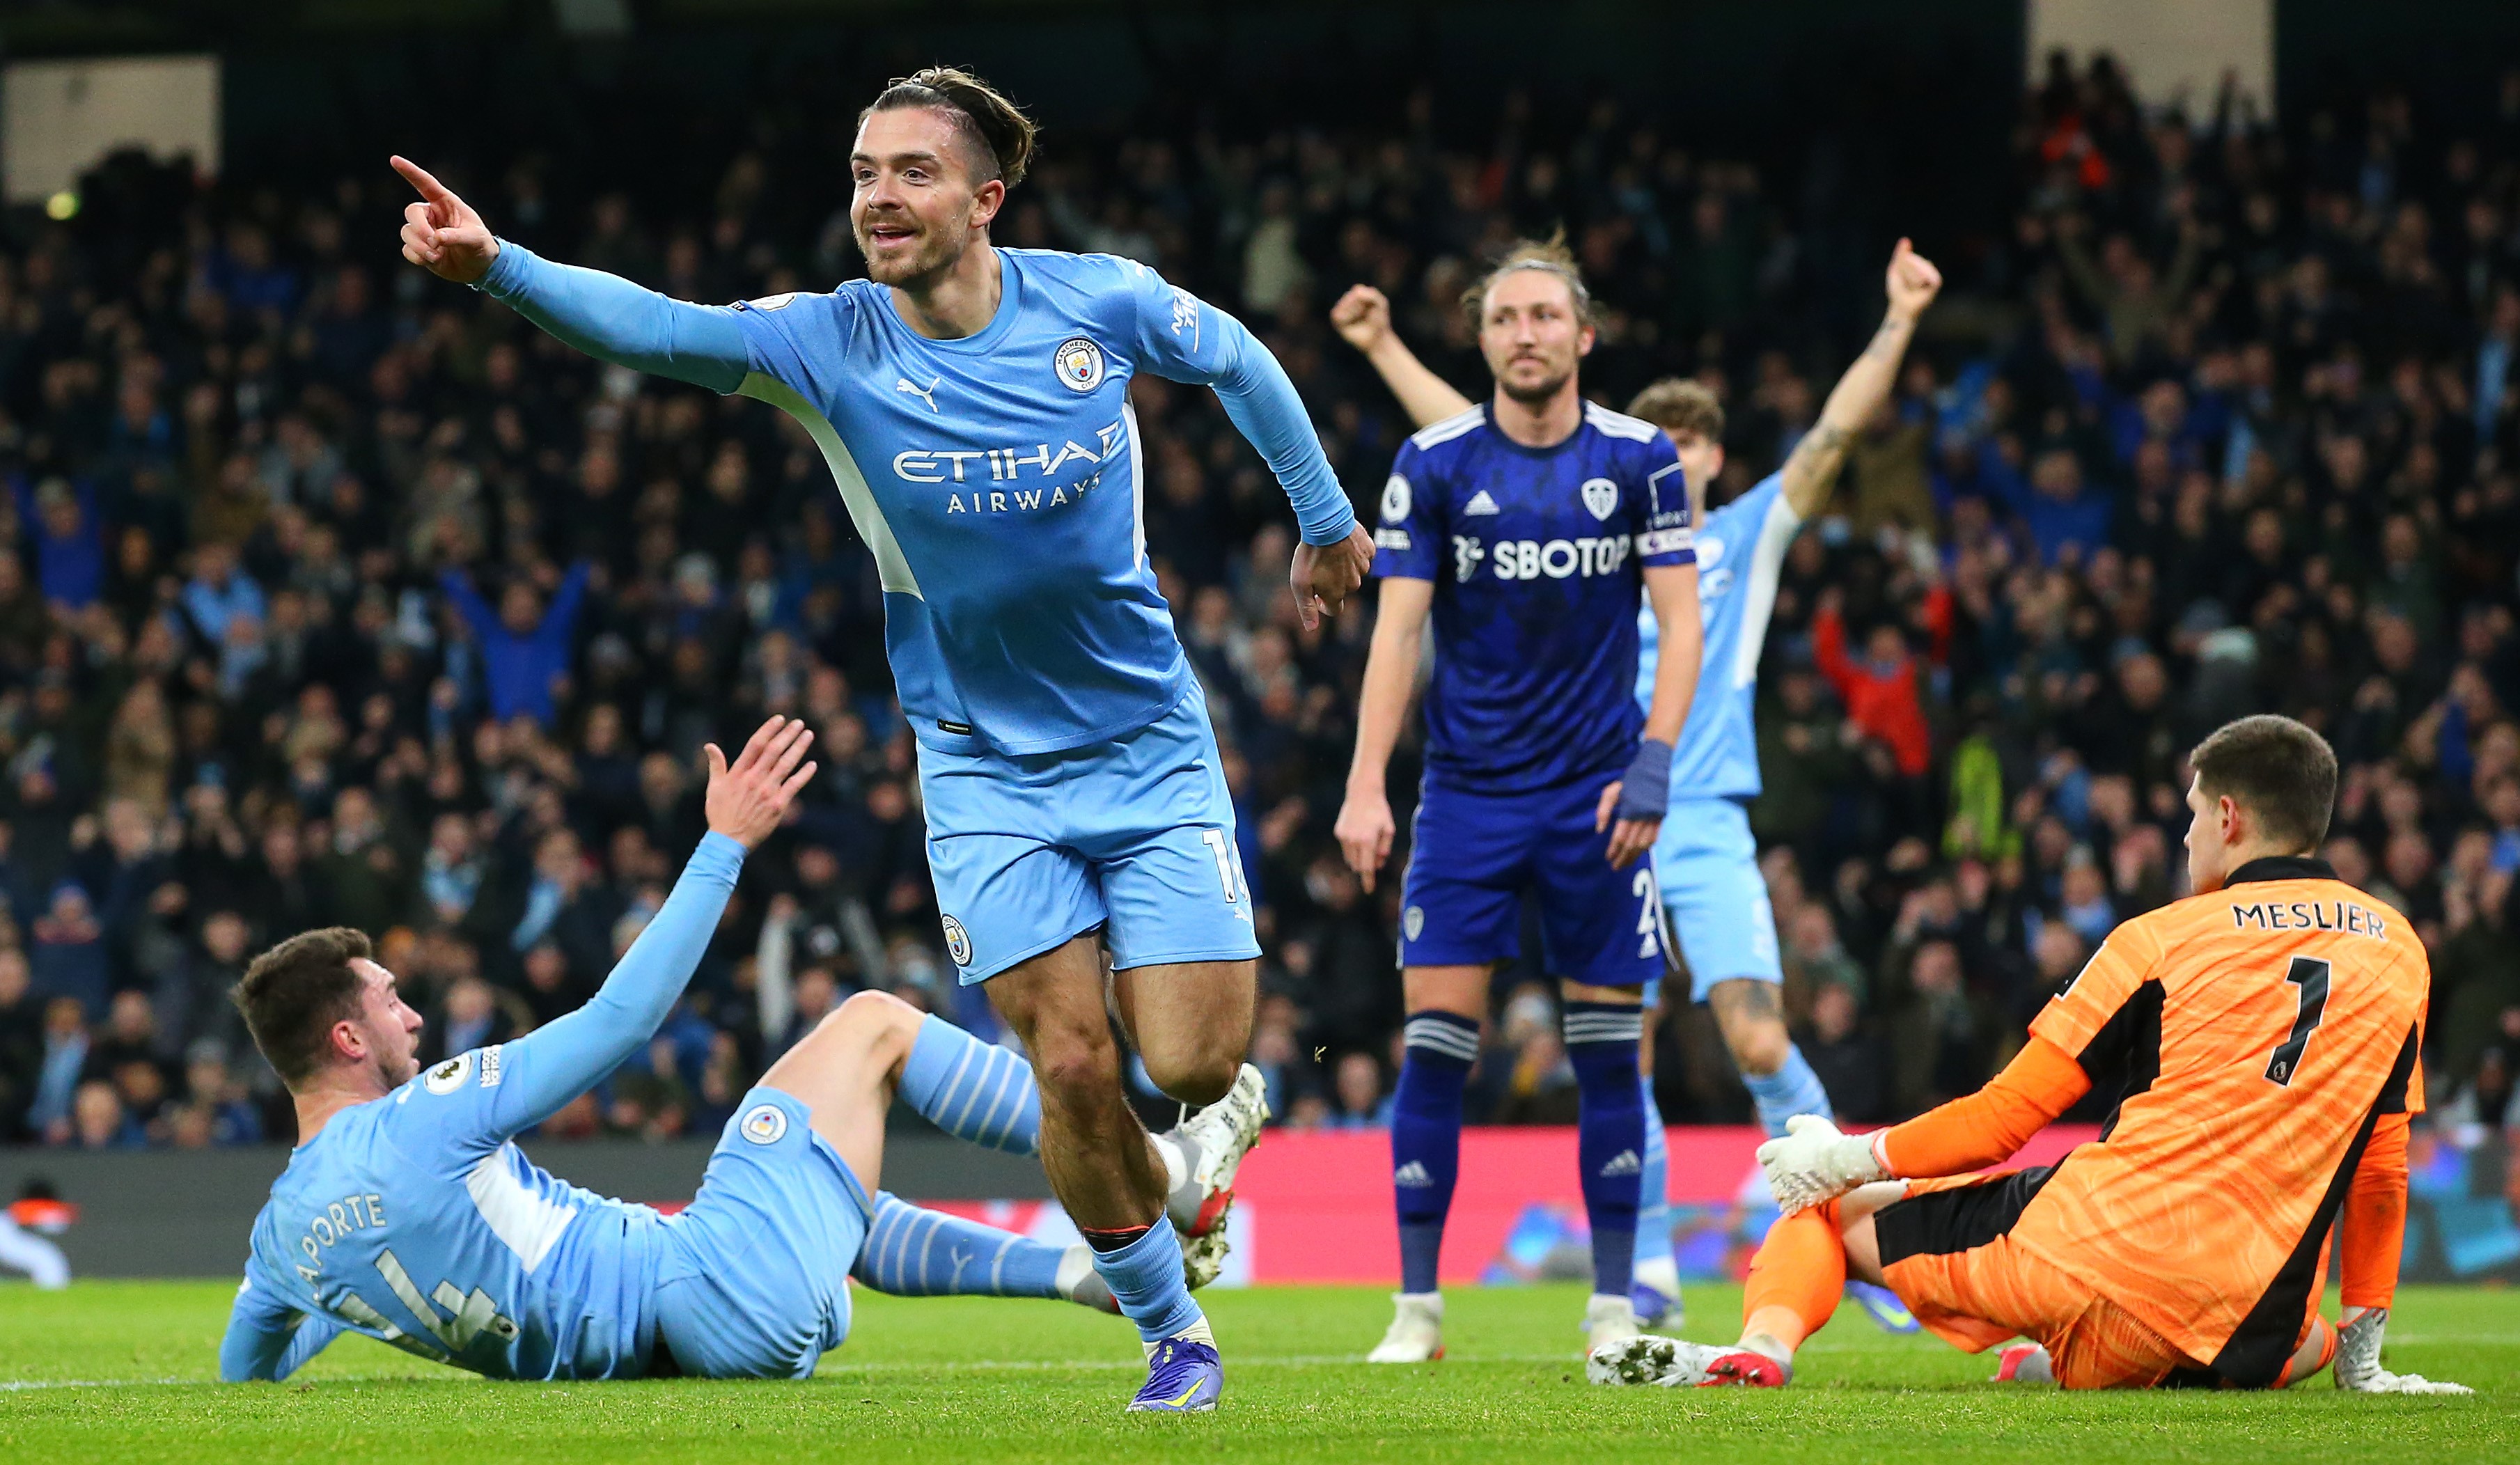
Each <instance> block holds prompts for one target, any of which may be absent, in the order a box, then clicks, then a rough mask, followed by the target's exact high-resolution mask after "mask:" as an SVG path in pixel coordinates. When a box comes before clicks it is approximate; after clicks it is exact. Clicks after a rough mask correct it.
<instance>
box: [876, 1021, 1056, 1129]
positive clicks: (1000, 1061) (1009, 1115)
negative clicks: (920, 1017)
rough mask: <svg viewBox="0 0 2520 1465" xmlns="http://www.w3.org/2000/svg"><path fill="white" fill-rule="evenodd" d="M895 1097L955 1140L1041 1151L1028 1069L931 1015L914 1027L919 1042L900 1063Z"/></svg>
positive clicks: (1007, 1052) (1037, 1094)
mask: <svg viewBox="0 0 2520 1465" xmlns="http://www.w3.org/2000/svg"><path fill="white" fill-rule="evenodd" d="M901 1098H902V1101H903V1102H904V1103H907V1104H908V1105H910V1107H912V1108H913V1109H916V1110H918V1111H919V1112H920V1113H921V1114H923V1115H925V1116H926V1117H927V1120H928V1122H929V1123H931V1124H933V1125H935V1126H936V1128H938V1129H940V1130H943V1131H944V1132H946V1133H948V1134H951V1135H953V1136H955V1137H956V1138H958V1139H967V1140H969V1141H971V1142H972V1143H973V1144H978V1145H985V1146H987V1147H988V1148H990V1149H993V1150H1005V1151H1006V1152H1007V1153H1009V1154H1011V1155H1033V1154H1039V1153H1040V1152H1041V1089H1040V1088H1036V1087H1035V1086H1034V1084H1033V1081H1032V1066H1031V1065H1030V1064H1028V1063H1026V1062H1025V1061H1024V1060H1023V1058H1022V1056H1021V1055H1019V1054H1017V1053H1015V1052H1014V1051H1012V1049H1009V1048H1002V1047H1000V1046H998V1045H997V1044H996V1043H982V1042H981V1041H980V1040H978V1039H977V1038H974V1037H972V1036H971V1035H970V1034H968V1033H966V1032H964V1031H963V1030H962V1029H961V1028H958V1027H956V1026H954V1025H953V1024H952V1023H950V1022H947V1021H946V1020H945V1019H943V1018H941V1017H938V1016H935V1015H934V1014H933V1013H931V1014H929V1015H928V1017H927V1019H926V1020H925V1021H923V1022H922V1023H921V1024H920V1025H919V1041H918V1042H917V1043H913V1044H911V1048H910V1059H909V1061H908V1062H906V1063H904V1064H902V1065H901Z"/></svg>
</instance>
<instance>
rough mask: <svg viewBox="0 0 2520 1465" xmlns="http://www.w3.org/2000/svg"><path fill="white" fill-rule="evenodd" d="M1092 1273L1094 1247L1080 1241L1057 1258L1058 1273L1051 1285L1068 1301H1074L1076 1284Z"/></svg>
mask: <svg viewBox="0 0 2520 1465" xmlns="http://www.w3.org/2000/svg"><path fill="white" fill-rule="evenodd" d="M1092 1275H1094V1248H1092V1247H1090V1246H1087V1245H1086V1244H1085V1243H1084V1242H1082V1241H1080V1242H1078V1243H1076V1244H1075V1245H1074V1246H1071V1247H1069V1248H1068V1249H1067V1251H1066V1252H1065V1253H1064V1254H1063V1255H1061V1256H1060V1257H1059V1259H1058V1275H1057V1278H1056V1279H1055V1280H1054V1281H1052V1283H1051V1285H1052V1286H1054V1287H1057V1289H1058V1295H1059V1296H1061V1297H1063V1298H1065V1299H1067V1300H1068V1301H1069V1302H1074V1301H1076V1288H1077V1284H1078V1283H1080V1282H1083V1281H1084V1280H1085V1279H1086V1278H1087V1277H1090V1276H1092Z"/></svg>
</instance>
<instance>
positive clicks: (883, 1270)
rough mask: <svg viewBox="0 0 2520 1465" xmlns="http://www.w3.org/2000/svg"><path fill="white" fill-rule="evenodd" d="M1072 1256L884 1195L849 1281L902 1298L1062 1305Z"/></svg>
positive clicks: (879, 1195) (879, 1194)
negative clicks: (1063, 1264) (1066, 1260)
mask: <svg viewBox="0 0 2520 1465" xmlns="http://www.w3.org/2000/svg"><path fill="white" fill-rule="evenodd" d="M1065 1255H1066V1249H1065V1248H1063V1247H1057V1246H1046V1245H1044V1244H1043V1243H1041V1242H1038V1241H1034V1240H1032V1239H1030V1238H1029V1237H1024V1236H1018V1235H1016V1234H1015V1233H1014V1232H1012V1231H1002V1230H999V1229H998V1228H997V1227H996V1226H993V1225H983V1224H982V1223H980V1222H979V1221H965V1220H964V1219H963V1218H961V1217H959V1216H948V1215H946V1214H945V1213H944V1212H942V1211H927V1210H922V1209H921V1208H920V1207H918V1206H914V1205H912V1204H910V1203H909V1202H908V1201H905V1200H902V1199H901V1198H899V1197H898V1196H895V1195H893V1194H892V1193H891V1192H890V1191H885V1190H878V1191H877V1192H876V1196H875V1217H874V1219H873V1220H872V1221H869V1222H868V1224H867V1236H866V1244H865V1245H864V1246H861V1247H859V1248H858V1260H857V1265H854V1266H851V1267H850V1268H849V1275H851V1276H853V1277H856V1278H857V1279H858V1280H859V1281H861V1282H864V1283H866V1284H867V1285H868V1286H870V1287H873V1288H874V1289H875V1290H876V1291H877V1292H889V1293H891V1294H892V1295H893V1296H895V1297H1042V1298H1055V1297H1057V1296H1058V1295H1059V1293H1058V1264H1059V1260H1060V1259H1061V1258H1062V1257H1063V1256H1065Z"/></svg>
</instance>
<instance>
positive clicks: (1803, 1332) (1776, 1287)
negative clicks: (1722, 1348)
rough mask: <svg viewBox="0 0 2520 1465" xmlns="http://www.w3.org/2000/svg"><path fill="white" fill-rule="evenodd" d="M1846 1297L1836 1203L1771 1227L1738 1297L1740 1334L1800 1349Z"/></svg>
mask: <svg viewBox="0 0 2520 1465" xmlns="http://www.w3.org/2000/svg"><path fill="white" fill-rule="evenodd" d="M1845 1292H1846V1246H1845V1243H1844V1242H1843V1241H1842V1240H1841V1239H1840V1238H1839V1235H1838V1211H1837V1202H1835V1201H1829V1202H1827V1203H1825V1204H1823V1205H1819V1206H1815V1207H1813V1208H1812V1209H1810V1210H1808V1211H1803V1212H1799V1213H1797V1214H1795V1215H1792V1216H1788V1217H1786V1218H1785V1219H1783V1220H1782V1221H1778V1222H1777V1223H1776V1224H1775V1225H1774V1226H1771V1227H1770V1228H1769V1230H1768V1239H1767V1241H1766V1243H1765V1244H1763V1245H1762V1246H1761V1247H1760V1248H1759V1254H1758V1255H1757V1256H1756V1257H1754V1258H1752V1259H1751V1261H1750V1277H1749V1281H1748V1283H1747V1284H1746V1285H1745V1286H1744V1287H1743V1289H1742V1292H1741V1335H1742V1337H1743V1338H1745V1339H1746V1338H1749V1337H1751V1336H1753V1335H1757V1334H1765V1335H1767V1336H1768V1337H1771V1338H1774V1339H1776V1340H1777V1341H1778V1342H1779V1343H1781V1344H1783V1345H1784V1346H1785V1347H1787V1348H1789V1349H1791V1348H1799V1347H1801V1346H1802V1341H1803V1340H1804V1339H1806V1338H1808V1337H1810V1336H1811V1335H1812V1334H1814V1333H1817V1332H1819V1331H1820V1330H1821V1325H1822V1324H1823V1323H1825V1322H1827V1321H1828V1320H1829V1318H1830V1317H1831V1316H1832V1315H1834V1314H1835V1313H1836V1311H1837V1304H1838V1299H1839V1298H1840V1297H1841V1296H1843V1295H1844V1294H1845Z"/></svg>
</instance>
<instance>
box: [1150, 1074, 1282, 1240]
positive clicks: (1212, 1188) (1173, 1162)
mask: <svg viewBox="0 0 2520 1465" xmlns="http://www.w3.org/2000/svg"><path fill="white" fill-rule="evenodd" d="M1268 1120H1269V1085H1268V1081H1267V1080H1266V1079H1264V1078H1262V1077H1261V1075H1260V1070H1258V1069H1257V1068H1254V1067H1252V1066H1251V1065H1250V1064H1248V1063H1245V1064H1243V1065H1242V1071H1241V1072H1240V1073H1238V1074H1236V1075H1235V1076H1234V1087H1233V1088H1229V1089H1227V1090H1226V1091H1225V1097H1223V1098H1221V1099H1218V1100H1217V1101H1216V1102H1215V1103H1212V1104H1210V1105H1208V1106H1207V1107H1206V1108H1204V1109H1201V1110H1199V1111H1198V1112H1197V1113H1196V1114H1193V1115H1192V1116H1191V1117H1190V1118H1189V1119H1188V1120H1186V1121H1184V1122H1183V1123H1182V1124H1181V1125H1180V1126H1179V1127H1178V1128H1176V1129H1174V1130H1172V1131H1171V1132H1167V1133H1163V1134H1158V1135H1156V1136H1155V1151H1156V1153H1158V1154H1160V1155H1162V1156H1163V1157H1164V1171H1165V1178H1166V1179H1167V1180H1168V1181H1169V1182H1170V1191H1169V1193H1168V1194H1167V1195H1166V1197H1165V1200H1164V1215H1165V1216H1166V1217H1167V1218H1169V1219H1170V1220H1171V1221H1172V1223H1173V1229H1174V1230H1176V1231H1179V1232H1180V1233H1181V1238H1182V1270H1183V1272H1184V1273H1185V1274H1186V1275H1187V1277H1188V1278H1189V1281H1190V1285H1191V1286H1192V1287H1193V1288H1198V1287H1204V1286H1206V1285H1207V1284H1208V1283H1210V1282H1213V1281H1215V1280H1216V1278H1217V1274H1218V1273H1219V1272H1221V1271H1223V1270H1224V1268H1225V1257H1226V1253H1227V1252H1228V1251H1229V1250H1231V1247H1230V1245H1229V1243H1228V1242H1227V1241H1226V1237H1225V1217H1226V1213H1227V1212H1229V1211H1231V1210H1233V1209H1234V1176H1235V1173H1236V1172H1237V1171H1238V1170H1240V1169H1241V1168H1242V1157H1243V1156H1244V1155H1247V1154H1249V1153H1251V1151H1252V1150H1253V1149H1255V1148H1257V1147H1258V1145H1259V1143H1260V1127H1261V1126H1262V1125H1264V1124H1266V1123H1267V1122H1268Z"/></svg>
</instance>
